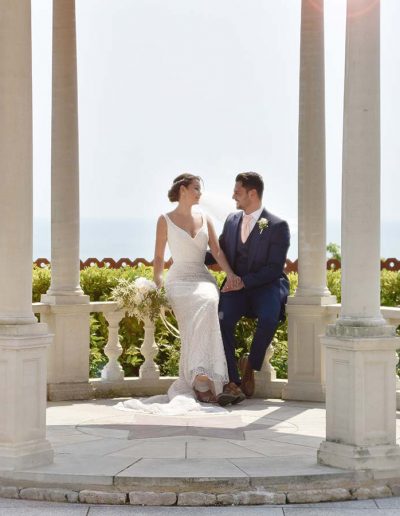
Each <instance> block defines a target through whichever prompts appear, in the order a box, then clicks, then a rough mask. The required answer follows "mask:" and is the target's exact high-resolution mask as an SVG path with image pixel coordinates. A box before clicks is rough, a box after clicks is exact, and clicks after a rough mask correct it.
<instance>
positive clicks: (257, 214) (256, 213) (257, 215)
mask: <svg viewBox="0 0 400 516" xmlns="http://www.w3.org/2000/svg"><path fill="white" fill-rule="evenodd" d="M263 209H264V208H263V207H262V206H261V208H259V209H258V210H256V211H253V212H252V213H248V215H251V216H252V219H253V220H252V221H251V222H250V233H251V232H252V231H253V229H254V226H255V225H256V223H257V220H258V219H259V218H260V215H261V212H262V211H263ZM243 215H244V212H243Z"/></svg>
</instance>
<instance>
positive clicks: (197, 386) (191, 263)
mask: <svg viewBox="0 0 400 516" xmlns="http://www.w3.org/2000/svg"><path fill="white" fill-rule="evenodd" d="M200 181H201V179H200V177H198V176H194V175H192V174H181V175H179V176H178V177H176V178H175V179H174V181H173V184H172V186H171V188H170V190H169V191H168V198H169V200H170V201H171V202H178V205H177V207H176V208H175V209H174V210H173V211H171V212H169V213H167V214H164V215H161V216H160V217H159V219H158V222H157V232H156V245H155V254H154V261H153V266H154V282H155V283H156V285H157V287H158V288H161V287H162V286H163V272H164V254H165V247H166V244H167V243H168V246H169V248H170V251H171V255H172V259H173V264H172V266H171V268H170V269H169V271H168V274H167V277H166V280H165V290H166V294H167V297H168V300H169V302H170V304H171V306H172V309H173V311H174V314H175V317H176V320H177V322H178V326H179V332H180V337H181V351H180V360H179V378H178V380H176V381H175V382H174V383H173V384H172V385H171V387H170V388H169V390H168V400H169V401H170V402H171V403H173V402H174V401H175V403H177V404H178V405H179V406H180V407H181V408H183V407H182V403H183V405H185V404H186V406H187V408H188V410H192V409H193V401H194V402H195V401H196V400H197V401H199V402H202V403H218V404H219V405H221V406H225V405H227V404H228V403H238V402H240V401H242V400H243V399H244V395H243V394H242V393H241V391H240V389H238V388H237V387H236V385H233V384H231V383H229V378H228V371H227V365H226V359H225V353H224V347H223V342H222V337H221V332H220V326H219V319H218V300H219V290H218V287H217V284H216V281H215V279H214V277H213V276H212V275H211V273H210V272H209V271H208V269H207V267H206V266H205V265H204V259H205V254H206V251H207V248H208V246H209V247H210V251H211V253H212V254H213V256H214V258H215V260H216V261H217V263H218V264H219V265H220V267H221V269H222V270H223V271H224V272H225V273H226V274H227V283H228V284H229V285H231V286H232V287H233V286H235V285H236V283H237V282H238V281H239V280H240V278H238V277H237V276H236V275H235V274H234V273H233V271H232V269H231V267H230V266H229V264H228V262H227V260H226V258H225V255H224V253H223V251H222V249H221V248H220V246H219V242H218V238H217V235H216V233H215V230H214V227H213V224H212V222H211V220H209V218H208V217H207V216H205V215H204V214H202V213H195V212H192V207H193V206H194V205H196V204H198V203H199V200H200V196H201V184H200ZM155 398H160V397H153V398H150V399H149V400H147V402H140V401H138V400H130V401H127V402H124V404H123V407H121V408H125V409H139V410H140V409H141V408H142V409H144V410H145V411H146V412H149V411H150V412H153V411H152V410H149V409H150V406H151V404H152V403H153V402H155V401H156V399H155ZM157 401H158V400H157ZM191 402H192V403H191ZM149 403H150V404H149ZM171 403H170V404H171ZM187 403H188V404H187ZM153 404H154V403H153ZM195 404H196V405H197V408H194V410H198V409H199V408H198V404H197V403H195ZM145 405H147V409H146V407H145ZM155 405H158V404H155ZM190 406H192V408H189V407H190ZM154 409H155V410H154V411H155V412H159V411H160V407H154ZM170 409H171V410H173V408H172V407H170ZM164 411H165V412H167V413H171V411H169V410H164Z"/></svg>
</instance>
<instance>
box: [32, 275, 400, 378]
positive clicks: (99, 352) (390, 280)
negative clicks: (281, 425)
mask: <svg viewBox="0 0 400 516" xmlns="http://www.w3.org/2000/svg"><path fill="white" fill-rule="evenodd" d="M50 274H51V273H50V269H49V268H39V267H37V266H34V268H33V293H32V299H33V301H34V302H37V301H40V296H41V294H44V293H45V292H46V291H47V290H48V288H49V285H50ZM152 274H153V271H152V268H151V267H145V266H138V267H133V268H132V267H123V268H120V269H108V268H105V267H103V268H99V267H97V266H94V267H88V268H86V269H84V270H83V271H81V287H82V289H83V291H84V293H85V294H87V295H89V296H90V300H91V301H108V300H109V299H110V294H111V290H112V289H113V287H114V286H115V285H116V284H117V282H118V280H119V279H120V278H126V279H135V278H136V277H138V276H145V277H147V278H152ZM213 274H214V276H215V278H216V280H217V282H218V284H221V282H222V279H223V277H224V274H223V273H218V272H217V273H213ZM289 280H290V293H291V294H293V293H294V291H295V290H296V287H297V274H296V273H290V274H289ZM327 284H328V288H329V290H330V291H331V292H332V294H334V295H335V296H336V297H337V299H338V301H339V302H340V270H338V271H328V272H327ZM381 287H382V288H381V305H384V306H397V305H400V273H399V272H391V271H387V270H384V271H382V273H381ZM170 322H171V323H173V324H175V325H176V321H175V320H174V319H173V318H172V316H170ZM254 327H255V321H254V320H251V319H246V318H243V319H242V320H241V321H240V323H239V324H238V325H237V330H236V338H237V341H238V348H237V351H236V352H237V356H238V357H239V356H240V355H241V354H242V353H243V352H244V351H246V350H248V349H249V347H250V343H251V340H252V335H253V333H254ZM120 336H121V337H120V342H121V346H122V348H123V352H122V355H121V357H120V359H119V360H120V363H121V365H122V367H123V369H124V371H125V375H126V376H136V375H137V374H138V371H139V367H140V365H141V364H142V362H143V357H142V355H141V354H140V346H141V344H142V342H143V327H142V324H141V323H139V322H138V321H137V320H136V319H134V318H132V317H125V318H124V319H123V320H122V321H121V326H120ZM107 339H108V330H107V322H106V320H105V318H104V316H103V314H98V313H93V314H92V315H91V322H90V376H91V377H98V376H100V373H101V370H102V368H103V367H104V365H105V364H106V362H107V357H106V356H105V355H104V352H103V348H104V345H105V343H106V342H107ZM156 342H157V343H158V345H159V353H158V355H157V358H156V361H157V363H158V364H159V366H160V371H161V374H162V375H163V376H164V375H165V376H176V375H177V374H178V364H179V346H180V343H179V339H176V338H175V337H173V336H172V335H171V334H170V333H168V331H167V330H166V328H165V326H164V325H163V324H162V323H161V321H158V322H157V324H156ZM273 344H274V349H275V350H274V355H273V357H272V359H271V364H272V365H273V367H274V368H275V369H276V371H277V377H278V378H287V322H285V323H282V324H280V326H279V327H278V329H277V332H276V334H275V337H274V340H273Z"/></svg>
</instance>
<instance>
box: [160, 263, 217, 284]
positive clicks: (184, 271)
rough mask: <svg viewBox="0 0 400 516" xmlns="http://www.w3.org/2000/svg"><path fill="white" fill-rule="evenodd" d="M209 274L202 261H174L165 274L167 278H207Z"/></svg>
mask: <svg viewBox="0 0 400 516" xmlns="http://www.w3.org/2000/svg"><path fill="white" fill-rule="evenodd" d="M210 276H211V274H210V272H209V270H208V269H207V267H206V266H205V264H204V263H202V262H174V263H173V264H172V265H171V267H170V269H169V271H168V274H167V281H168V279H170V280H171V279H175V278H179V279H182V280H185V279H200V278H207V279H209V278H210Z"/></svg>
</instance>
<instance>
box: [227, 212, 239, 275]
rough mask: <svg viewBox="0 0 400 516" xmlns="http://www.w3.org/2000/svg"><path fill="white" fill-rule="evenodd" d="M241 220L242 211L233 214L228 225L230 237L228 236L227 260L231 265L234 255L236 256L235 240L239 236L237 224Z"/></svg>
mask: <svg viewBox="0 0 400 516" xmlns="http://www.w3.org/2000/svg"><path fill="white" fill-rule="evenodd" d="M241 220H242V213H241V212H239V213H237V214H235V217H234V218H233V220H232V223H231V227H230V233H231V234H230V238H229V243H230V246H229V256H228V260H229V263H230V264H231V265H232V266H233V264H234V263H235V256H236V248H237V242H238V238H239V225H240V221H241Z"/></svg>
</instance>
